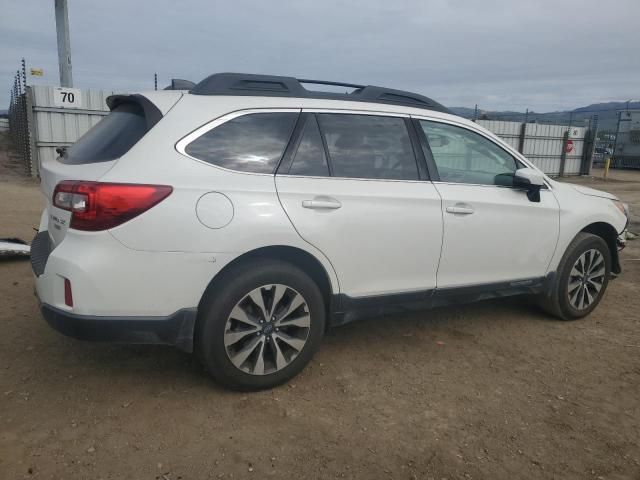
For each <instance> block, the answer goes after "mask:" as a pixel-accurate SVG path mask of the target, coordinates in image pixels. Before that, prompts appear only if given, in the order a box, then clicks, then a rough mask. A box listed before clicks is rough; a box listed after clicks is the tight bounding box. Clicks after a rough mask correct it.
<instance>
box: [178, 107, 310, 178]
mask: <svg viewBox="0 0 640 480" xmlns="http://www.w3.org/2000/svg"><path fill="white" fill-rule="evenodd" d="M297 118H298V114H297V113H289V112H282V113H253V114H249V115H243V116H240V117H236V118H234V119H232V120H229V121H228V122H225V123H223V124H222V125H219V126H217V127H216V128H214V129H212V130H209V131H208V132H206V133H204V134H203V135H201V136H200V137H198V138H196V139H195V140H194V141H192V142H191V143H189V144H188V145H187V146H186V148H185V152H186V153H187V154H188V155H190V156H192V157H194V158H197V159H198V160H202V161H205V162H207V163H211V164H212V165H217V166H219V167H224V168H228V169H230V170H238V171H240V172H252V173H273V171H274V170H275V168H276V166H277V165H278V162H279V161H280V158H281V157H282V153H283V152H284V149H285V147H286V146H287V143H288V142H289V137H290V136H291V132H292V131H293V127H294V125H295V123H296V119H297Z"/></svg>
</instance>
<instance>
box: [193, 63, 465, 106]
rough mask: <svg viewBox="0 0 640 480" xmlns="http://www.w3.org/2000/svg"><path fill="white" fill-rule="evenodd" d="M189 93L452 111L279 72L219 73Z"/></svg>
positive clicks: (408, 97) (401, 95)
mask: <svg viewBox="0 0 640 480" xmlns="http://www.w3.org/2000/svg"><path fill="white" fill-rule="evenodd" d="M303 83H309V84H316V85H334V86H343V87H347V88H354V89H355V90H354V91H353V92H351V93H333V92H318V91H314V90H307V89H306V88H304V87H303V86H302V84H303ZM189 93H191V94H193V95H238V96H266V97H295V98H317V99H326V100H346V101H356V102H368V103H384V104H392V105H401V106H404V107H412V108H421V109H426V110H433V111H437V112H443V113H449V114H453V113H452V112H451V111H450V110H449V109H447V108H446V107H444V106H443V105H441V104H439V103H438V102H436V101H434V100H432V99H431V98H428V97H425V96H423V95H420V94H417V93H412V92H406V91H403V90H394V89H391V88H384V87H376V86H372V85H367V86H364V85H356V84H352V83H341V82H332V81H328V80H299V79H297V78H294V77H284V76H278V75H255V74H248V73H216V74H213V75H210V76H209V77H207V78H205V79H204V80H202V81H201V82H200V83H198V84H197V85H196V86H195V87H193V88H192V89H191V90H190V92H189Z"/></svg>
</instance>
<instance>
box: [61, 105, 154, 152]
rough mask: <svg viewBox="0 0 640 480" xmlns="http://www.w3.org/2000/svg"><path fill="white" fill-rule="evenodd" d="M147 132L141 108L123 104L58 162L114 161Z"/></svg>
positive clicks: (68, 150)
mask: <svg viewBox="0 0 640 480" xmlns="http://www.w3.org/2000/svg"><path fill="white" fill-rule="evenodd" d="M147 131H148V127H147V121H146V118H145V116H144V111H143V110H142V107H141V106H140V105H138V104H136V103H124V104H121V105H118V106H117V107H116V108H114V109H113V110H111V113H109V115H107V116H106V117H105V118H103V119H102V120H100V121H99V122H98V123H97V125H96V126H95V127H93V128H92V129H90V130H89V131H88V132H87V133H85V134H84V135H83V136H82V137H80V139H79V140H78V141H77V142H76V143H74V144H73V145H72V146H71V147H69V148H68V149H67V150H66V151H65V152H64V154H63V155H62V156H61V157H60V159H59V160H60V162H62V163H67V164H71V165H79V164H84V163H98V162H108V161H110V160H115V159H117V158H120V157H121V156H122V155H124V154H125V153H127V152H128V151H129V149H131V147H133V146H134V145H135V144H136V143H137V142H138V140H140V139H141V138H142V137H143V136H144V134H145V133H147Z"/></svg>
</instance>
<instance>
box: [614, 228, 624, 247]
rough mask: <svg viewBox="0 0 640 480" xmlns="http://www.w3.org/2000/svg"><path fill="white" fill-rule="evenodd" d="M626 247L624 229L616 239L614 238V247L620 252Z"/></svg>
mask: <svg viewBox="0 0 640 480" xmlns="http://www.w3.org/2000/svg"><path fill="white" fill-rule="evenodd" d="M626 246H627V229H626V228H625V229H624V230H623V231H622V233H621V234H620V235H618V238H616V247H617V248H618V251H620V250H622V249H623V248H624V247H626Z"/></svg>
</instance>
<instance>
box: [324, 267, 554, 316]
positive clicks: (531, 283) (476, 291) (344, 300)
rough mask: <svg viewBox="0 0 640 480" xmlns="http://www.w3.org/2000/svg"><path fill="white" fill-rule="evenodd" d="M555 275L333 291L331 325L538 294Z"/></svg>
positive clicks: (551, 281)
mask: <svg viewBox="0 0 640 480" xmlns="http://www.w3.org/2000/svg"><path fill="white" fill-rule="evenodd" d="M554 275H555V273H554V272H551V273H549V274H548V275H547V276H546V277H536V278H526V279H522V280H514V281H510V282H495V283H487V284H481V285H468V286H462V287H451V288H440V289H429V290H421V291H417V292H410V293H398V294H390V295H375V296H368V297H357V298H355V297H350V296H349V295H345V294H343V293H340V294H334V295H333V296H332V299H331V322H330V325H331V326H339V325H344V324H346V323H350V322H353V321H355V320H359V319H362V318H369V317H377V316H381V315H388V314H393V313H402V312H410V311H415V310H426V309H429V308H434V307H441V306H446V305H455V304H459V303H472V302H477V301H479V300H488V299H491V298H501V297H509V296H513V295H525V294H540V293H543V292H545V291H547V290H549V289H550V288H551V287H552V283H553V278H554Z"/></svg>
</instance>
